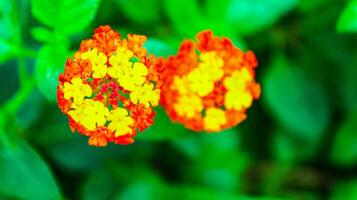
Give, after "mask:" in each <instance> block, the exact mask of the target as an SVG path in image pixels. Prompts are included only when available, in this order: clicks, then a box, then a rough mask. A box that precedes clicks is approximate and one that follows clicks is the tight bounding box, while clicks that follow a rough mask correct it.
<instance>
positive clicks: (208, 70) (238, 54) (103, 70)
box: [57, 26, 261, 146]
mask: <svg viewBox="0 0 357 200" xmlns="http://www.w3.org/2000/svg"><path fill="white" fill-rule="evenodd" d="M145 41H146V36H143V35H135V34H128V35H127V37H126V38H124V39H122V38H121V36H120V34H119V33H117V32H116V31H114V30H112V29H111V28H110V26H100V27H99V28H97V29H95V31H94V34H93V36H92V38H91V39H87V40H83V41H82V43H81V44H80V47H79V50H78V51H77V52H76V53H75V54H74V56H73V58H68V59H67V62H66V65H65V69H64V72H63V73H62V74H60V76H59V85H58V87H57V100H58V105H59V107H60V109H61V111H62V112H63V113H65V114H66V115H67V116H68V119H69V125H70V128H71V130H72V131H77V132H79V133H81V134H83V135H86V136H88V137H89V144H90V145H94V146H106V145H107V143H108V142H114V143H116V144H131V143H133V142H134V137H135V136H136V134H137V132H138V131H140V132H141V131H143V130H144V129H146V128H148V127H149V126H150V125H152V124H153V123H154V116H155V112H154V111H153V108H154V107H155V106H158V105H159V103H160V104H161V105H162V106H163V107H164V108H165V110H166V112H167V113H168V115H169V116H170V118H171V119H172V120H173V121H175V122H179V123H181V124H183V125H184V126H185V127H187V128H189V129H192V130H195V131H207V132H218V131H221V130H223V129H225V128H230V127H232V126H235V125H237V124H239V123H240V122H242V121H243V120H244V119H245V118H246V111H247V109H248V108H249V107H251V106H252V103H253V101H254V100H255V99H258V98H259V96H260V90H261V89H260V85H259V84H258V83H256V82H255V68H256V67H257V60H256V57H255V55H254V53H253V52H251V51H248V52H246V53H245V52H243V51H242V50H241V49H239V48H237V47H235V46H234V45H233V43H232V42H231V40H229V39H228V38H225V37H222V38H220V37H217V36H214V35H213V33H212V32H211V31H202V32H200V33H198V34H197V42H195V41H191V40H185V41H183V42H182V44H181V46H180V48H179V51H178V53H177V55H173V56H169V57H168V58H167V59H164V58H156V57H154V56H153V55H151V54H150V55H149V54H148V53H147V51H146V49H145V48H144V47H143V45H144V43H145ZM168 131H169V130H168Z"/></svg>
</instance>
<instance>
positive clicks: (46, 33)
mask: <svg viewBox="0 0 357 200" xmlns="http://www.w3.org/2000/svg"><path fill="white" fill-rule="evenodd" d="M31 35H32V37H33V38H35V39H36V40H37V41H40V42H50V41H51V40H52V39H53V38H52V37H53V33H52V32H51V31H50V30H48V29H47V28H44V27H35V28H32V29H31Z"/></svg>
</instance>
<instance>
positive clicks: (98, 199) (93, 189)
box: [81, 168, 119, 200]
mask: <svg viewBox="0 0 357 200" xmlns="http://www.w3.org/2000/svg"><path fill="white" fill-rule="evenodd" d="M118 186H119V184H118V183H117V182H116V181H115V179H114V177H113V174H111V173H110V172H108V170H107V169H103V168H101V170H95V171H94V172H93V173H91V174H89V177H88V178H87V180H86V181H85V182H84V185H83V190H82V192H81V196H82V198H81V199H83V200H106V199H113V196H116V191H118ZM98 191H100V192H98Z"/></svg>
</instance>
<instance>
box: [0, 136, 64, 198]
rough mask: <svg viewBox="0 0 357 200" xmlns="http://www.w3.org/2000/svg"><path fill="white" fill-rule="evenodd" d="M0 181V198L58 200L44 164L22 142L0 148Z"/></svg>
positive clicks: (52, 181)
mask: <svg viewBox="0 0 357 200" xmlns="http://www.w3.org/2000/svg"><path fill="white" fill-rule="evenodd" d="M0 134H1V133H0ZM0 180H1V184H0V194H1V195H5V196H8V197H12V198H19V199H36V200H37V199H61V194H60V190H59V188H58V187H57V184H56V181H55V180H54V178H53V176H52V174H51V172H50V170H49V169H48V167H47V165H46V163H45V162H44V161H43V160H42V159H41V157H40V156H39V155H38V154H37V153H36V151H34V150H33V149H32V147H30V146H29V145H28V144H26V143H24V142H21V143H20V144H16V145H14V146H3V145H0Z"/></svg>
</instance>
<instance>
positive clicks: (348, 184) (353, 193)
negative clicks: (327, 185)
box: [329, 180, 357, 200]
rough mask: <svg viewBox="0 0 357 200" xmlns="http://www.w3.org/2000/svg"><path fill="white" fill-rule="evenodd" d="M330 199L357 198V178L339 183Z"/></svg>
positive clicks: (344, 199) (345, 199)
mask: <svg viewBox="0 0 357 200" xmlns="http://www.w3.org/2000/svg"><path fill="white" fill-rule="evenodd" d="M329 199H330V200H340V199H343V200H355V199H357V180H349V181H344V182H340V183H337V184H336V185H335V186H334V187H333V189H332V194H331V197H330V198H329Z"/></svg>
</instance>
